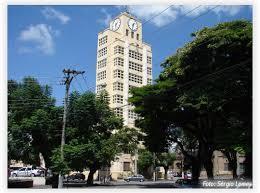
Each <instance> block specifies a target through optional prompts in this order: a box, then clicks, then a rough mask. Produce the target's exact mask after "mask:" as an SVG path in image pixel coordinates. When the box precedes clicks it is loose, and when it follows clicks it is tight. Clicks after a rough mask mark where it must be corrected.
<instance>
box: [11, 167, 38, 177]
mask: <svg viewBox="0 0 260 193" xmlns="http://www.w3.org/2000/svg"><path fill="white" fill-rule="evenodd" d="M40 175H41V171H40V170H39V169H32V168H31V167H22V168H20V169H18V170H13V171H12V172H11V176H12V177H21V176H23V177H24V176H32V177H34V176H40Z"/></svg>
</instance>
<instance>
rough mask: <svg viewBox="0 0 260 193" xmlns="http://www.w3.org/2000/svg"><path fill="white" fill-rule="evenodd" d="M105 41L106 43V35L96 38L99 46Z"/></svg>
mask: <svg viewBox="0 0 260 193" xmlns="http://www.w3.org/2000/svg"><path fill="white" fill-rule="evenodd" d="M106 43H107V36H104V37H102V38H100V39H99V40H98V46H101V45H103V44H106Z"/></svg>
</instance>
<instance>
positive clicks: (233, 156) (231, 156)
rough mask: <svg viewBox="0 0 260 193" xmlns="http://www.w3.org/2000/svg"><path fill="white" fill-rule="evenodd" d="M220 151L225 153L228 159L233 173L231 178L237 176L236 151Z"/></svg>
mask: <svg viewBox="0 0 260 193" xmlns="http://www.w3.org/2000/svg"><path fill="white" fill-rule="evenodd" d="M222 152H223V153H224V154H225V155H226V157H227V159H228V161H229V164H230V166H231V169H232V173H233V179H236V178H237V152H236V151H235V150H233V149H231V150H229V151H228V150H226V151H222Z"/></svg>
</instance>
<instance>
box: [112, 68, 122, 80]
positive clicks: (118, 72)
mask: <svg viewBox="0 0 260 193" xmlns="http://www.w3.org/2000/svg"><path fill="white" fill-rule="evenodd" d="M114 78H122V79H123V78H124V71H123V70H114Z"/></svg>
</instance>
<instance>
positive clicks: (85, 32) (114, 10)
mask: <svg viewBox="0 0 260 193" xmlns="http://www.w3.org/2000/svg"><path fill="white" fill-rule="evenodd" d="M124 9H125V7H124V6H101V5H98V6H93V5H89V6H87V5H86V6H71V5H69V6H38V5H37V6H32V5H26V6H24V5H9V6H8V79H14V80H17V81H21V80H22V78H23V77H24V76H33V77H35V78H37V79H38V81H39V82H40V83H41V84H48V85H50V86H51V87H52V89H53V97H55V98H56V100H57V105H61V104H62V100H63V98H64V93H65V88H64V85H61V84H60V82H61V80H62V79H63V73H62V70H63V69H64V68H73V69H75V70H84V71H85V74H84V77H82V76H80V75H79V76H78V77H77V78H76V79H74V80H73V81H72V85H71V90H70V91H74V90H77V91H79V92H84V91H86V90H92V91H94V90H95V80H96V78H95V76H96V50H97V34H98V32H100V31H102V30H104V29H106V28H107V27H108V23H109V21H111V19H113V18H115V17H116V16H117V15H119V14H120V13H121V12H122V11H124ZM128 10H129V12H130V13H131V14H132V15H134V16H136V17H137V18H138V19H139V20H141V21H142V22H143V40H144V41H145V42H146V43H148V44H150V45H151V46H152V54H153V79H156V78H157V77H158V75H159V74H160V72H161V70H162V68H161V67H160V64H161V63H162V62H163V61H164V59H165V58H167V57H168V56H170V55H172V54H174V53H175V52H176V50H177V49H178V48H180V47H182V46H184V45H185V43H187V42H189V41H191V40H192V37H191V33H193V32H195V31H198V30H200V29H202V28H204V27H212V26H214V25H216V24H218V23H220V22H226V21H232V20H237V19H246V20H250V21H252V7H251V6H246V5H243V6H238V5H234V6H232V5H230V6H224V5H221V6H215V5H214V6H206V5H203V6H199V5H196V6H195V5H185V6H182V5H161V6H159V5H143V6H141V5H138V6H137V5H136V6H135V5H131V6H128Z"/></svg>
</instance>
